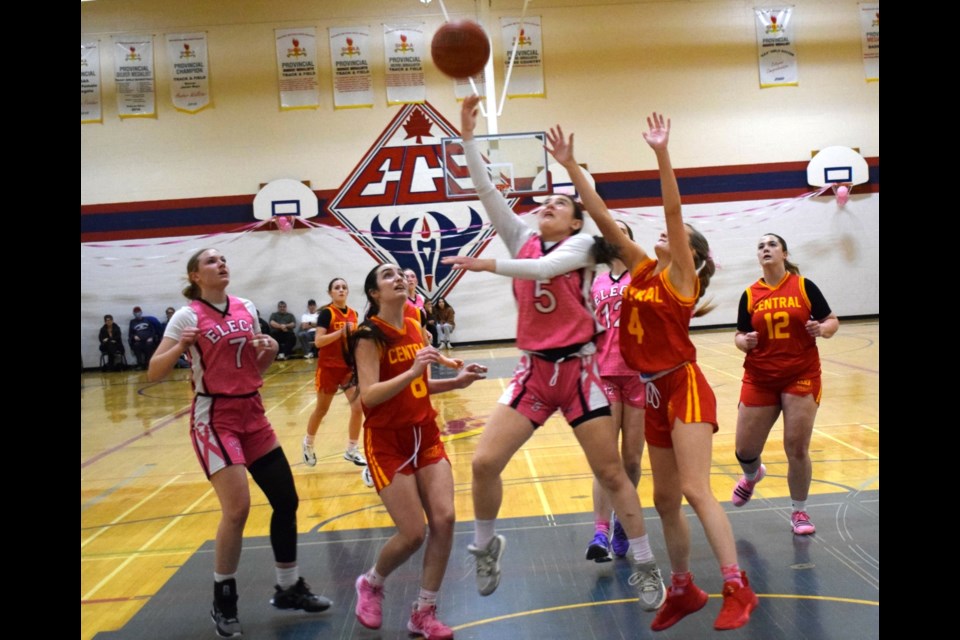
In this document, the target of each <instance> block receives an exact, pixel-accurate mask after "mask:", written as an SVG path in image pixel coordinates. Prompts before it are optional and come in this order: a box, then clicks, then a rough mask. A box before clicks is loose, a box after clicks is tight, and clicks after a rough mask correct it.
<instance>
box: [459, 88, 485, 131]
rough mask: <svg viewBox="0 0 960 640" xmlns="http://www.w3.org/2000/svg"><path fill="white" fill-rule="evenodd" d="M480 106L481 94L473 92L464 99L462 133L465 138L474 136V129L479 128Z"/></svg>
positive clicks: (461, 110) (461, 108) (461, 122)
mask: <svg viewBox="0 0 960 640" xmlns="http://www.w3.org/2000/svg"><path fill="white" fill-rule="evenodd" d="M479 108H480V96H478V95H477V94H473V95H472V96H467V97H466V98H464V100H463V105H462V106H461V107H460V135H461V136H462V137H463V139H464V140H470V139H472V138H473V130H474V129H476V128H477V112H478V110H479Z"/></svg>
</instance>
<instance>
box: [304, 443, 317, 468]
mask: <svg viewBox="0 0 960 640" xmlns="http://www.w3.org/2000/svg"><path fill="white" fill-rule="evenodd" d="M303 464H305V465H307V466H308V467H315V466H317V454H316V453H315V452H314V450H313V445H312V444H307V441H306V440H304V441H303Z"/></svg>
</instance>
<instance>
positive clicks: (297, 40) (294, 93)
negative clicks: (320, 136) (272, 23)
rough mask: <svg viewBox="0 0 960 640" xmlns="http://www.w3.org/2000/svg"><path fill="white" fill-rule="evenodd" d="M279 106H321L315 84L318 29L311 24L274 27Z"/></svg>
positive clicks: (312, 107)
mask: <svg viewBox="0 0 960 640" xmlns="http://www.w3.org/2000/svg"><path fill="white" fill-rule="evenodd" d="M274 34H275V37H276V41H277V74H278V77H279V81H280V109H281V110H284V111H289V110H292V109H316V108H318V107H319V106H320V88H319V86H318V84H317V30H316V29H314V28H313V27H298V28H295V29H275V30H274Z"/></svg>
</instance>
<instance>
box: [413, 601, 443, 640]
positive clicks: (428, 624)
mask: <svg viewBox="0 0 960 640" xmlns="http://www.w3.org/2000/svg"><path fill="white" fill-rule="evenodd" d="M407 629H408V630H409V631H410V633H419V634H420V635H422V636H423V637H424V638H426V639H427V640H453V629H451V628H450V627H448V626H447V625H445V624H443V623H442V622H440V621H439V620H437V608H436V607H427V608H426V609H417V605H416V604H414V605H413V613H411V614H410V622H408V623H407Z"/></svg>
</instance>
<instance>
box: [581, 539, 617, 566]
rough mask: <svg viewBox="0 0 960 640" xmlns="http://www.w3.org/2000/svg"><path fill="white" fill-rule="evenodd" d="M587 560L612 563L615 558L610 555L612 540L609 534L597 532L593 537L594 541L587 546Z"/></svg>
mask: <svg viewBox="0 0 960 640" xmlns="http://www.w3.org/2000/svg"><path fill="white" fill-rule="evenodd" d="M587 560H593V561H594V562H610V561H611V560H613V557H612V556H611V555H610V540H609V539H608V538H607V534H605V533H604V532H602V531H597V532H596V533H595V534H594V535H593V540H591V541H590V544H588V545H587Z"/></svg>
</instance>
